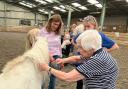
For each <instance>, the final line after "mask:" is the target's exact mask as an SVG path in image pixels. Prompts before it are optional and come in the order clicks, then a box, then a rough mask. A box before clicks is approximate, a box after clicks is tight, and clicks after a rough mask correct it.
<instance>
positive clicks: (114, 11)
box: [0, 0, 128, 89]
mask: <svg viewBox="0 0 128 89" xmlns="http://www.w3.org/2000/svg"><path fill="white" fill-rule="evenodd" d="M41 1H42V2H41ZM43 1H44V2H43ZM50 1H51V2H50ZM91 1H95V2H96V3H95V2H92V3H91ZM73 3H77V4H78V6H75V5H74V4H73ZM79 5H80V6H83V7H84V8H85V9H81V8H80V6H79ZM98 5H100V6H99V7H98ZM55 6H56V7H55ZM57 7H58V8H59V9H57ZM61 9H62V10H61ZM56 13H57V14H60V16H61V17H62V21H63V27H62V30H61V34H60V35H61V37H63V36H64V32H67V31H70V29H71V27H72V25H73V24H76V26H78V25H79V24H81V23H82V21H83V20H84V17H86V16H88V15H92V16H94V17H95V18H96V20H97V23H98V27H99V29H98V31H101V32H103V33H104V34H105V35H106V36H107V37H109V38H110V39H112V40H113V41H114V42H115V43H116V44H117V45H118V46H119V48H118V49H116V50H113V51H111V52H109V53H110V54H111V55H112V56H113V57H114V58H115V59H116V61H117V64H118V68H119V73H118V77H117V81H116V88H115V89H128V0H6V1H5V0H1V1H0V73H2V69H3V68H4V66H5V64H6V63H7V62H8V61H12V60H13V58H15V57H17V56H19V55H22V54H23V53H24V52H25V51H26V50H25V46H26V40H27V33H28V31H30V30H32V29H34V28H39V29H41V28H42V27H43V26H45V25H47V24H46V23H47V21H48V19H49V18H50V16H52V15H54V14H56ZM74 29H75V28H74ZM75 50H76V49H75ZM63 55H64V54H63ZM72 55H75V54H74V53H73V52H72V51H71V52H70V53H69V55H68V56H72ZM74 68H75V66H74V65H73V64H71V63H68V64H66V65H65V66H64V68H63V69H61V71H65V72H69V71H71V70H72V69H74ZM26 74H29V73H26ZM0 85H1V84H0ZM0 89H1V88H0ZM46 89H48V88H46ZM55 89H76V82H67V81H63V80H61V79H59V78H57V81H56V85H55ZM83 89H86V88H83ZM94 89H95V88H94Z"/></svg>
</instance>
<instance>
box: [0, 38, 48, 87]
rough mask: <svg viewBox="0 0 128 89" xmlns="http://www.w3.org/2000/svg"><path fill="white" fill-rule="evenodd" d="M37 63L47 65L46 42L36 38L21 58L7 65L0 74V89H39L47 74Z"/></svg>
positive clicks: (43, 39)
mask: <svg viewBox="0 0 128 89" xmlns="http://www.w3.org/2000/svg"><path fill="white" fill-rule="evenodd" d="M37 63H47V64H48V63H49V52H48V44H47V40H46V39H45V38H42V37H37V41H36V43H35V45H34V46H33V47H32V48H31V49H30V50H28V51H27V52H25V53H24V54H23V55H22V56H19V57H17V58H15V59H14V60H12V61H10V62H9V63H7V65H6V66H5V68H4V69H3V70H2V73H1V74H0V89H41V85H42V83H43V82H45V78H46V77H47V75H48V74H47V72H45V71H40V70H39V69H38V66H37Z"/></svg>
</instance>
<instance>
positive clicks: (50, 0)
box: [45, 0, 53, 3]
mask: <svg viewBox="0 0 128 89" xmlns="http://www.w3.org/2000/svg"><path fill="white" fill-rule="evenodd" d="M45 1H47V2H49V3H53V0H45Z"/></svg>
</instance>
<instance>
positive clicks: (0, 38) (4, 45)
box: [0, 32, 128, 89]
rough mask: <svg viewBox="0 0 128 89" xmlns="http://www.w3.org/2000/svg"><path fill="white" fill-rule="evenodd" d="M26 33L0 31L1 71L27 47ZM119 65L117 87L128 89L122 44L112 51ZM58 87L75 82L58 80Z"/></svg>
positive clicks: (127, 52) (127, 51)
mask: <svg viewBox="0 0 128 89" xmlns="http://www.w3.org/2000/svg"><path fill="white" fill-rule="evenodd" d="M25 37H26V33H11V32H0V71H1V69H2V68H3V66H4V65H5V63H6V62H7V61H9V60H11V59H13V58H14V57H16V56H18V55H20V54H22V53H23V52H24V48H25ZM112 55H113V56H114V57H115V58H116V59H117V62H118V65H119V69H120V70H119V77H118V80H117V89H128V47H124V46H120V49H119V50H116V51H114V52H112ZM72 68H73V67H72V66H70V65H68V66H66V67H65V69H63V70H64V71H69V70H71V69H72ZM56 89H75V83H66V82H64V81H61V80H57V85H56Z"/></svg>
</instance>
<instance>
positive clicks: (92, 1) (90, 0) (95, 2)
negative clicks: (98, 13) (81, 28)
mask: <svg viewBox="0 0 128 89" xmlns="http://www.w3.org/2000/svg"><path fill="white" fill-rule="evenodd" d="M87 2H89V3H91V4H97V3H99V2H98V1H96V0H88V1H87Z"/></svg>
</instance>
